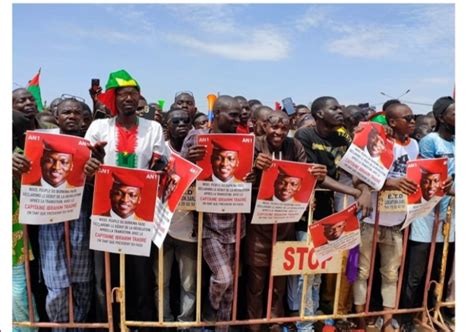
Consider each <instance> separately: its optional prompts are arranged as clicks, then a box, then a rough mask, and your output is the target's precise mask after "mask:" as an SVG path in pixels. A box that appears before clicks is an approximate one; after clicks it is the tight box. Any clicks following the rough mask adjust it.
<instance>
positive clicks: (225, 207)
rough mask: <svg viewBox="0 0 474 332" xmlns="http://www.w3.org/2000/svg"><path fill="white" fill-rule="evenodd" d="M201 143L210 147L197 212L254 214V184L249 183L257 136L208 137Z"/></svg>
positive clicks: (202, 137) (198, 185)
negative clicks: (247, 177) (251, 208)
mask: <svg viewBox="0 0 474 332" xmlns="http://www.w3.org/2000/svg"><path fill="white" fill-rule="evenodd" d="M197 142H198V144H200V145H205V146H206V147H207V150H206V155H205V157H204V159H203V160H201V161H199V162H198V163H197V165H198V166H200V167H201V168H202V172H201V174H200V175H199V176H198V178H197V181H196V209H197V210H198V211H202V212H215V213H238V212H242V213H246V212H250V197H251V191H252V184H251V183H248V182H245V179H246V176H247V175H248V174H249V173H250V172H251V171H252V163H253V150H254V136H253V135H249V134H204V135H198V136H197Z"/></svg>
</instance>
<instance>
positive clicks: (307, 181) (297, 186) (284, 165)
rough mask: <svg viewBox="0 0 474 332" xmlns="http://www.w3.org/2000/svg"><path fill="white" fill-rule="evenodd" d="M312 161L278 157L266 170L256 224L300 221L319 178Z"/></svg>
mask: <svg viewBox="0 0 474 332" xmlns="http://www.w3.org/2000/svg"><path fill="white" fill-rule="evenodd" d="M311 166H312V165H311V164H306V163H299V162H293V161H284V160H274V161H273V162H272V165H271V166H270V167H269V168H268V169H267V170H265V171H263V172H262V180H261V182H260V188H259V191H258V196H257V204H256V205H255V211H254V213H253V217H252V224H274V223H277V224H279V223H288V222H297V221H298V220H300V218H301V216H302V215H303V213H304V211H305V210H306V207H307V206H308V203H309V200H310V199H311V194H312V193H313V190H314V186H315V185H316V178H315V177H314V176H312V175H311V173H310V172H309V169H310V168H311Z"/></svg>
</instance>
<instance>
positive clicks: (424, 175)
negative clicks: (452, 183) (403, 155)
mask: <svg viewBox="0 0 474 332" xmlns="http://www.w3.org/2000/svg"><path fill="white" fill-rule="evenodd" d="M447 177H448V159H447V158H437V159H418V160H411V161H408V163H407V178H408V179H410V180H412V181H414V182H416V183H417V185H418V190H417V191H416V192H415V193H413V194H412V195H409V196H408V200H407V201H408V204H407V217H406V219H405V222H404V223H403V226H402V229H403V228H405V227H408V226H409V225H410V224H411V223H412V222H413V220H415V219H416V218H419V217H424V216H426V215H428V214H429V213H430V212H431V210H433V208H434V207H435V206H436V205H437V204H438V203H439V201H440V200H441V199H442V198H443V196H444V192H443V189H442V184H443V182H444V181H446V179H447Z"/></svg>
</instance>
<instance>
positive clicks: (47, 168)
mask: <svg viewBox="0 0 474 332" xmlns="http://www.w3.org/2000/svg"><path fill="white" fill-rule="evenodd" d="M25 156H26V157H27V158H28V159H29V160H30V161H31V170H30V171H29V172H28V173H25V174H23V176H22V178H21V196H20V197H21V198H20V214H19V220H20V223H22V224H35V225H41V224H51V223H58V222H63V221H66V220H74V219H77V218H79V214H80V210H81V201H82V194H83V191H84V183H85V180H86V178H85V175H84V165H85V163H86V162H87V160H89V158H90V150H89V148H88V147H87V140H85V139H83V138H82V137H77V136H70V135H60V134H55V133H46V132H36V131H27V132H26V138H25Z"/></svg>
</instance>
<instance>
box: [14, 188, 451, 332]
mask: <svg viewBox="0 0 474 332" xmlns="http://www.w3.org/2000/svg"><path fill="white" fill-rule="evenodd" d="M313 197H314V195H313ZM453 204H454V199H452V200H451V202H450V204H449V208H448V213H447V217H446V222H445V223H444V227H443V236H444V244H443V256H442V264H441V271H440V279H439V280H437V281H431V271H432V266H433V259H434V248H435V245H436V234H437V230H438V225H439V223H440V220H439V205H438V206H437V207H436V208H435V223H434V227H433V235H432V242H431V248H430V255H429V260H428V264H427V265H428V267H427V273H426V278H425V289H424V298H423V305H422V306H421V307H419V308H410V309H400V308H399V301H400V294H401V289H402V284H403V274H404V265H405V264H404V263H405V256H406V249H407V243H408V229H409V228H406V229H405V231H404V232H403V233H404V234H403V254H402V262H401V265H400V269H399V273H398V281H397V293H396V300H395V304H396V306H395V308H394V309H391V310H382V311H372V312H371V311H369V307H370V298H371V294H372V285H373V277H374V261H375V253H376V250H377V229H378V227H379V211H378V207H376V209H377V210H376V213H375V214H376V219H375V224H374V236H373V241H372V250H371V262H370V273H369V279H368V286H367V297H366V303H365V309H364V311H363V312H360V313H350V314H341V313H339V312H338V304H339V294H340V285H341V278H342V274H343V271H344V266H343V264H342V265H341V268H340V269H339V272H338V273H337V277H336V278H337V279H336V287H335V291H334V302H333V308H334V309H333V313H332V314H325V315H313V316H306V315H305V314H304V309H305V304H306V303H305V299H306V292H307V288H308V280H307V279H308V274H304V279H303V289H302V296H301V305H300V311H299V315H298V316H296V317H295V316H292V317H271V304H272V293H273V292H272V289H273V278H274V277H273V275H272V274H271V271H270V274H269V282H268V294H267V308H266V313H265V314H264V317H262V318H257V319H237V308H238V305H239V303H238V296H237V295H238V287H239V285H238V278H239V263H240V241H236V244H235V246H236V255H235V261H234V282H233V294H234V296H233V303H232V316H231V320H230V321H225V322H203V321H202V320H201V313H202V308H201V302H202V301H201V300H202V290H201V288H202V287H201V286H202V266H203V264H202V233H203V213H202V212H199V214H198V234H197V235H198V239H197V273H196V278H197V281H196V283H197V285H196V319H195V321H192V322H165V321H164V313H163V307H164V303H163V294H164V286H163V278H164V277H163V270H164V267H163V248H161V249H159V251H158V253H159V255H158V273H159V280H158V288H159V299H158V308H157V309H158V315H157V316H158V321H148V322H144V321H129V320H127V319H126V310H125V304H126V298H125V287H126V284H125V255H123V254H121V255H120V272H119V273H120V287H117V288H114V289H111V271H110V255H109V253H105V255H104V257H105V262H104V264H105V274H106V275H105V280H106V302H107V303H106V312H107V322H105V323H76V322H74V314H73V312H74V310H73V306H72V304H73V301H72V288H71V287H70V288H69V322H67V323H49V322H34V314H33V305H32V291H31V282H30V268H29V262H28V260H26V266H25V268H26V277H27V291H28V304H29V318H30V321H29V322H13V325H15V326H22V327H51V328H71V327H75V328H86V329H97V328H103V329H108V330H109V331H110V332H112V331H113V330H114V328H113V314H112V303H113V295H115V299H116V302H119V304H120V327H121V330H122V331H128V329H129V328H130V327H180V328H189V327H206V326H234V325H253V324H274V323H277V324H282V323H290V322H296V321H322V320H326V319H350V318H360V317H370V316H379V315H384V314H407V313H422V315H421V318H420V320H419V323H420V324H421V325H422V326H424V327H426V328H429V329H432V330H435V325H436V326H438V327H440V328H442V329H444V330H447V327H446V325H445V323H444V321H443V318H442V315H441V313H440V309H441V308H443V307H453V306H454V305H455V302H443V301H442V293H443V289H444V279H445V273H446V265H447V256H448V242H449V230H450V227H451V214H452V208H453ZM344 205H345V206H346V205H347V200H346V199H345V203H344ZM312 212H313V211H312V204H311V203H310V206H309V213H308V226H309V225H310V224H311V223H312V215H313V213H312ZM241 223H242V217H241V215H240V214H237V219H236V238H237V239H240V229H241V228H240V226H241ZM65 234H66V249H67V261H68V266H69V267H70V263H71V261H70V259H71V253H70V242H69V223H68V222H66V223H65ZM24 241H25V244H27V243H28V231H27V226H25V231H24ZM276 241H277V224H274V225H273V229H272V244H273V246H274V245H275V243H276ZM310 241H311V239H310V234H309V232H308V239H307V241H306V244H307V245H310V243H311V242H310ZM272 248H273V247H272ZM27 252H28V246H27V245H25V247H24V253H25V257H28V256H27ZM272 260H273V249H272ZM270 269H271V267H270ZM432 282H434V283H435V284H436V292H435V294H436V303H435V306H434V308H432V309H429V308H428V292H429V288H430V287H429V286H430V284H431V283H432Z"/></svg>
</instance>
